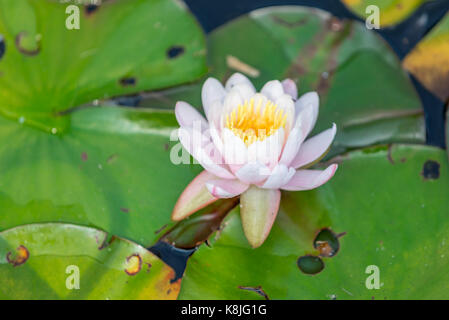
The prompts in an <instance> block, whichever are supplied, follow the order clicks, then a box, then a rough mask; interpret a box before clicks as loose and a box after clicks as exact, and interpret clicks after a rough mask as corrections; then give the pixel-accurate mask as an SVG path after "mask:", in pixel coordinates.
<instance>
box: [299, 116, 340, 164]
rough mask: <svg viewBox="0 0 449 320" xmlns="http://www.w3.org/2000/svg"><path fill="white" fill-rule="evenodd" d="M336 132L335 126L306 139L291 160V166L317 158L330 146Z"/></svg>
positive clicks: (307, 162)
mask: <svg viewBox="0 0 449 320" xmlns="http://www.w3.org/2000/svg"><path fill="white" fill-rule="evenodd" d="M336 132H337V126H336V125H335V123H334V125H333V126H332V128H330V129H327V130H326V131H323V132H321V133H320V134H317V135H316V136H314V137H312V138H310V139H308V140H306V141H305V142H304V143H303V144H302V146H301V148H300V149H299V152H298V154H297V155H296V157H295V158H294V159H293V161H292V162H291V166H292V167H293V168H295V169H297V168H299V167H303V166H305V165H308V164H310V163H312V162H314V161H316V160H317V159H319V158H320V157H321V156H322V155H323V154H324V153H325V152H326V151H327V150H328V149H329V147H330V146H331V144H332V141H333V140H334V137H335V134H336Z"/></svg>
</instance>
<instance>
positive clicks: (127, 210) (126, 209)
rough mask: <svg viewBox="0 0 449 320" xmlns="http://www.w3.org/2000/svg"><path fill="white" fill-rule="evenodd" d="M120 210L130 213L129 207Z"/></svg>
mask: <svg viewBox="0 0 449 320" xmlns="http://www.w3.org/2000/svg"><path fill="white" fill-rule="evenodd" d="M120 211H121V212H123V213H129V209H128V208H120Z"/></svg>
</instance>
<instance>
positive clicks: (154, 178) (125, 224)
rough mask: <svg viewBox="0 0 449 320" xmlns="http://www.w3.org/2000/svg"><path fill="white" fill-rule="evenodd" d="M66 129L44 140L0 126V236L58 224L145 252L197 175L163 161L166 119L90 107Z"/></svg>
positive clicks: (36, 133)
mask: <svg viewBox="0 0 449 320" xmlns="http://www.w3.org/2000/svg"><path fill="white" fill-rule="evenodd" d="M70 121H71V123H70V129H69V130H68V131H67V132H65V133H64V134H62V135H51V134H48V133H46V132H44V131H41V130H38V129H35V128H32V127H29V126H26V125H20V124H19V123H17V122H15V121H11V120H7V119H4V118H0V141H3V143H2V144H1V146H0V208H2V210H1V211H0V230H4V229H8V228H12V227H15V226H18V225H22V224H25V223H38V222H66V223H76V224H82V225H88V226H94V227H97V228H101V229H103V230H106V231H107V232H109V233H111V234H114V235H117V236H120V237H125V238H128V239H131V240H134V241H136V242H138V243H140V244H142V245H151V244H153V243H154V241H155V240H156V239H157V238H158V237H159V236H160V235H159V234H157V231H158V230H159V229H160V228H161V227H163V226H164V225H166V224H168V223H170V214H171V211H172V209H173V206H174V203H175V202H176V199H177V198H178V196H179V195H180V194H181V192H182V190H183V189H184V188H185V186H186V185H187V184H188V183H189V182H190V181H191V180H192V179H193V178H194V177H195V175H196V174H198V173H199V171H200V170H201V168H199V166H194V165H175V164H173V163H172V162H171V160H170V154H171V150H172V149H171V147H172V146H174V145H175V144H176V143H178V142H175V141H173V142H170V135H171V134H172V131H173V129H175V128H176V127H177V123H176V120H175V117H174V115H173V113H172V112H167V111H146V110H135V109H126V108H119V107H91V108H87V109H82V110H78V111H76V112H74V113H73V114H71V116H70Z"/></svg>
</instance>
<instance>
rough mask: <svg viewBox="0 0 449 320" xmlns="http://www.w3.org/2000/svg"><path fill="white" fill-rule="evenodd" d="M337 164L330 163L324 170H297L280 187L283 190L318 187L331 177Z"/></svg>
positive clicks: (301, 189) (302, 189)
mask: <svg viewBox="0 0 449 320" xmlns="http://www.w3.org/2000/svg"><path fill="white" fill-rule="evenodd" d="M337 168H338V165H337V164H332V165H330V166H329V167H328V168H327V169H326V170H324V171H321V170H298V171H296V173H295V175H294V176H293V178H291V179H290V181H289V182H288V183H287V184H285V185H284V186H282V187H281V189H283V190H290V191H304V190H312V189H315V188H318V187H319V186H321V185H323V184H325V183H326V182H327V181H329V179H330V178H332V177H333V176H334V174H335V171H337Z"/></svg>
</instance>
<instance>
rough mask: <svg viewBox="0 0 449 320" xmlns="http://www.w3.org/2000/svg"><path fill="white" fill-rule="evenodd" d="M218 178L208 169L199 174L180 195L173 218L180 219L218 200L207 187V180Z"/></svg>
mask: <svg viewBox="0 0 449 320" xmlns="http://www.w3.org/2000/svg"><path fill="white" fill-rule="evenodd" d="M216 178H217V177H215V176H214V175H213V174H211V173H209V172H207V171H203V172H201V173H200V174H199V175H197V176H196V178H195V179H193V180H192V182H190V184H189V185H188V186H187V188H185V189H184V191H183V192H182V194H181V195H180V196H179V198H178V201H177V202H176V205H175V208H174V209H173V212H172V216H171V218H172V220H174V221H180V220H182V219H184V218H187V217H188V216H190V215H191V214H193V213H195V212H197V211H198V210H200V209H202V208H204V207H205V206H207V205H209V204H211V203H212V202H214V201H217V200H218V198H216V197H214V196H213V195H212V194H211V193H210V192H209V190H207V188H206V182H207V181H209V180H211V179H216Z"/></svg>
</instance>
